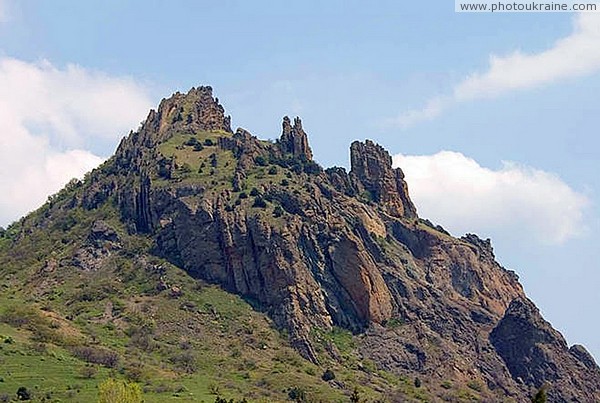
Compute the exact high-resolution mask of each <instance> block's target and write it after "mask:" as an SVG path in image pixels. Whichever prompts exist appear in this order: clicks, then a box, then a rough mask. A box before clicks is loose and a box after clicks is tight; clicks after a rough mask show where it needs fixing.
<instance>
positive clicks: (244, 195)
mask: <svg viewBox="0 0 600 403" xmlns="http://www.w3.org/2000/svg"><path fill="white" fill-rule="evenodd" d="M247 198H248V195H247V194H246V192H242V193H240V199H247Z"/></svg>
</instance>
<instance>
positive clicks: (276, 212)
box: [273, 206, 283, 217]
mask: <svg viewBox="0 0 600 403" xmlns="http://www.w3.org/2000/svg"><path fill="white" fill-rule="evenodd" d="M282 215H283V209H282V208H281V206H275V209H273V217H281V216H282Z"/></svg>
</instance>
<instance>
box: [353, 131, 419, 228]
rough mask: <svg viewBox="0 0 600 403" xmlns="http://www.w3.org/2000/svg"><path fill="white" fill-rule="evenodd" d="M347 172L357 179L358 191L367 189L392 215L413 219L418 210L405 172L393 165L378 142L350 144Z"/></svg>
mask: <svg viewBox="0 0 600 403" xmlns="http://www.w3.org/2000/svg"><path fill="white" fill-rule="evenodd" d="M350 163H351V166H352V169H351V171H350V173H351V174H352V175H354V176H355V177H356V178H357V179H358V184H357V185H358V188H359V189H358V192H359V193H362V192H363V191H366V192H368V193H369V195H370V197H371V198H372V199H373V201H375V202H376V203H380V204H381V205H382V206H384V207H385V208H386V210H387V212H388V213H389V214H391V215H393V216H395V217H407V218H415V217H416V216H417V210H416V208H415V206H414V205H413V203H412V202H411V200H410V197H409V196H408V187H407V185H406V182H405V181H404V173H403V172H402V170H401V169H400V168H396V169H393V168H392V157H390V154H389V153H388V152H387V151H386V150H385V149H384V148H383V147H381V146H380V145H379V144H375V143H373V142H372V141H371V140H366V141H365V142H364V143H361V142H359V141H355V142H354V143H352V145H351V147H350Z"/></svg>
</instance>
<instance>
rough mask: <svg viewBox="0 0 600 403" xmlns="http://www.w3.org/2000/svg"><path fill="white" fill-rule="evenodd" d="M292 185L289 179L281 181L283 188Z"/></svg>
mask: <svg viewBox="0 0 600 403" xmlns="http://www.w3.org/2000/svg"><path fill="white" fill-rule="evenodd" d="M289 185H290V181H289V180H287V179H282V180H281V186H289Z"/></svg>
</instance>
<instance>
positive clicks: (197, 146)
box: [194, 143, 204, 151]
mask: <svg viewBox="0 0 600 403" xmlns="http://www.w3.org/2000/svg"><path fill="white" fill-rule="evenodd" d="M202 150H204V146H203V145H202V144H200V143H196V144H194V151H202Z"/></svg>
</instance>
